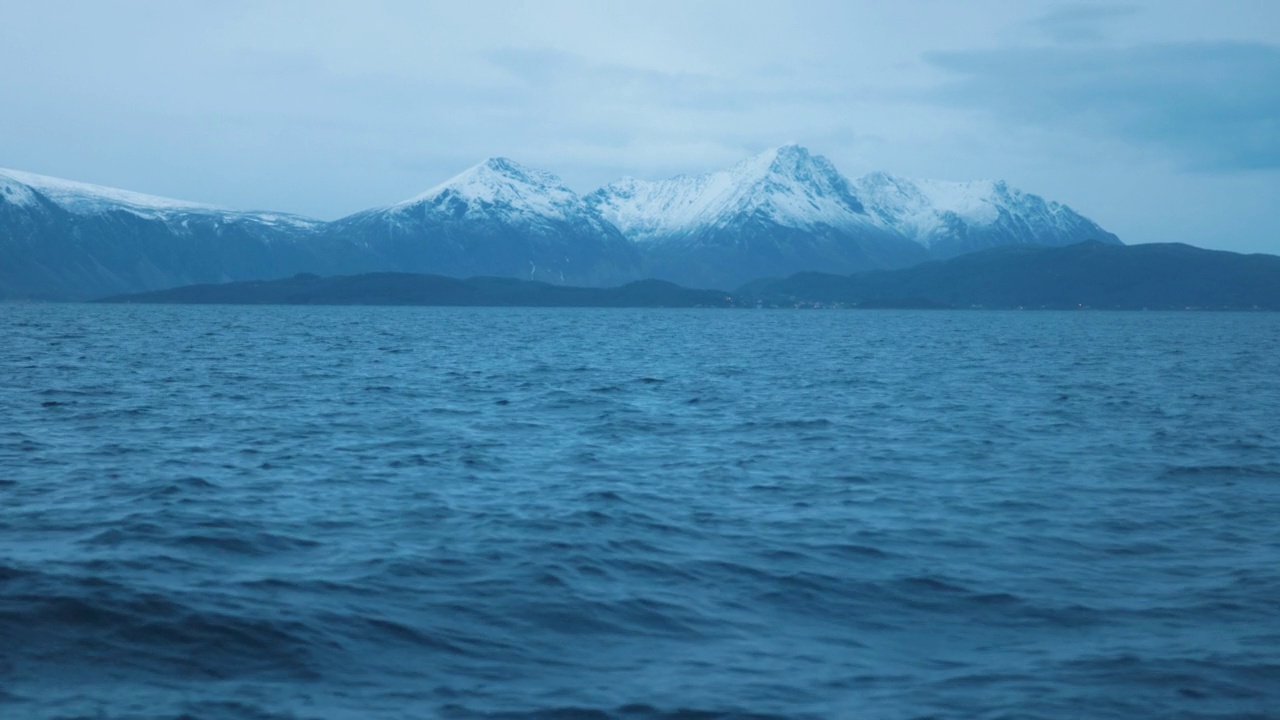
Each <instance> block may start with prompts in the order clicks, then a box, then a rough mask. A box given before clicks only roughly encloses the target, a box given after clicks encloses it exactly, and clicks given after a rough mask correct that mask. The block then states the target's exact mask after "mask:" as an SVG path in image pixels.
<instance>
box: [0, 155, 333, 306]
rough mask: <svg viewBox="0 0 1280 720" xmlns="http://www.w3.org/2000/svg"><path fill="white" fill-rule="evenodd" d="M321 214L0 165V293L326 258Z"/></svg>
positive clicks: (249, 273)
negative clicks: (220, 204)
mask: <svg viewBox="0 0 1280 720" xmlns="http://www.w3.org/2000/svg"><path fill="white" fill-rule="evenodd" d="M320 227H321V223H319V222H317V221H314V220H308V219H306V218H300V217H297V216H292V215H285V214H281V213H253V212H238V211H232V210H224V209H221V208H216V207H212V206H208V205H201V204H198V203H189V202H184V201H180V200H170V199H168V198H160V197H154V196H151V195H143V194H140V193H133V192H128V191H124V190H116V189H114V188H106V187H101V186H97V185H89V184H85V183H78V182H72V181H68V180H61V179H58V178H51V177H46V176H43V175H34V174H31V173H25V172H18V171H14V170H4V169H0V297H5V296H12V297H50V298H73V299H75V298H92V297H97V296H101V295H106V294H111V293H121V292H136V291H137V290H138V289H140V288H143V289H159V288H166V287H173V286H175V285H184V284H191V283H199V282H225V281H228V280H244V279H252V278H259V277H276V276H280V275H282V274H288V273H296V272H299V271H300V270H301V269H312V270H324V269H327V268H328V265H327V264H326V262H325V261H324V259H323V258H322V257H321V254H318V253H316V252H315V250H316V249H315V248H313V247H311V246H310V244H309V243H308V241H309V240H311V239H312V238H313V237H314V236H315V234H316V231H317V230H318V229H319V228H320Z"/></svg>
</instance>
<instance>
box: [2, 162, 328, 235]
mask: <svg viewBox="0 0 1280 720" xmlns="http://www.w3.org/2000/svg"><path fill="white" fill-rule="evenodd" d="M0 193H3V194H4V197H5V199H7V200H9V202H12V203H14V204H15V205H23V206H27V207H29V206H32V205H35V204H38V200H37V198H36V193H39V194H40V195H43V196H44V197H45V198H47V199H49V200H50V201H51V202H53V203H54V204H55V205H57V206H58V207H60V208H62V209H63V210H66V211H67V212H69V213H72V214H73V215H98V214H102V213H107V212H113V211H120V210H123V211H126V212H129V213H132V214H134V215H136V216H138V217H141V218H148V219H155V220H167V219H171V218H172V217H173V216H175V215H187V214H199V215H208V216H216V217H219V218H222V219H224V220H233V219H245V220H252V221H256V222H260V223H262V224H265V225H294V226H314V225H318V224H319V222H318V221H316V220H311V219H308V218H304V217H300V216H297V215H289V214H286V213H275V212H243V211H236V210H227V209H225V208H219V207H215V206H213V205H205V204H202V203H194V202H188V201H186V200H174V199H172V198H165V197H158V196H155V195H146V194H143V193H137V192H132V191H130V190H120V189H118V188H112V187H104V186H102V185H92V184H89V183H82V182H76V181H74V180H64V179H62V178H55V177H49V176H46V175H36V174H35V173H28V172H21V171H18V170H9V169H7V168H0Z"/></svg>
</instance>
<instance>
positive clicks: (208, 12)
mask: <svg viewBox="0 0 1280 720" xmlns="http://www.w3.org/2000/svg"><path fill="white" fill-rule="evenodd" d="M787 142H798V143H801V144H803V145H805V146H807V147H809V148H810V149H811V150H813V151H814V152H817V153H821V154H823V155H826V156H828V157H829V158H831V160H832V161H833V162H835V164H836V165H837V167H839V168H840V169H841V170H842V171H843V172H844V173H845V174H847V175H849V176H851V177H853V176H857V175H860V174H863V173H865V172H869V171H871V170H886V171H889V172H893V173H898V174H902V175H908V176H913V177H929V178H941V179H956V180H963V179H977V178H1003V179H1005V180H1008V181H1009V182H1010V183H1011V184H1013V185H1015V186H1018V187H1021V188H1022V189H1024V190H1028V191H1031V192H1035V193H1038V194H1041V195H1045V196H1046V197H1049V198H1052V199H1056V200H1060V201H1063V202H1065V203H1067V204H1069V205H1071V206H1072V207H1074V208H1076V209H1077V210H1079V211H1081V212H1083V213H1084V214H1086V215H1089V216H1090V217H1092V218H1093V219H1094V220H1096V221H1098V222H1099V223H1100V224H1102V225H1103V226H1104V227H1106V228H1108V229H1110V230H1113V231H1115V232H1116V233H1117V234H1119V235H1120V237H1121V238H1122V239H1123V240H1125V241H1127V242H1151V241H1180V242H1190V243H1193V244H1197V245H1201V246H1205V247H1214V248H1223V249H1231V250H1241V251H1262V252H1272V253H1280V232H1277V230H1276V228H1277V227H1280V2H1274V1H1273V0H1219V1H1218V2H1201V1H1194V2H1193V1H1190V0H1135V1H1134V2H1128V3H1125V4H1123V5H1121V4H1115V3H1097V4H1083V3H1064V2H1047V1H1046V2H1037V1H1034V0H968V1H966V2H952V1H951V0H916V1H911V0H905V1H902V2H894V3H889V2H879V1H867V2H851V1H850V0H840V1H836V2H824V1H820V0H814V1H812V2H791V3H788V2H780V1H777V0H774V1H771V2H751V1H744V0H735V1H733V2H728V1H722V0H704V1H702V2H691V1H681V2H653V1H650V2H644V3H640V2H631V3H626V2H602V1H599V0H591V1H583V2H567V1H554V0H542V1H540V2H524V3H517V2H481V1H477V0H471V1H470V2H465V3H462V2H451V3H426V2H414V1H410V2H381V3H379V2H363V3H359V4H357V3H335V2H316V1H311V0H308V1H297V2H283V1H281V2H236V1H220V2H180V1H174V0H166V1H164V2H129V1H114V2H110V3H90V2H59V1H57V0H54V1H46V2H41V3H31V2H26V1H25V0H23V1H17V0H13V1H11V0H0V167H10V168H14V169H19V170H26V171H30V172H37V173H43V174H47V175H55V176H60V177H68V178H72V179H77V180H84V181H88V182H96V183H101V184H105V185H112V186H117V187H123V188H127V189H132V190H139V191H143V192H150V193H155V194H160V195H167V196H172V197H177V198H182V199H189V200H198V201H203V202H211V203H216V204H221V205H226V206H229V207H234V208H243V209H274V210H285V211H291V212H297V213H301V214H305V215H311V216H314V217H319V218H322V219H333V218H336V217H339V216H341V215H345V214H348V213H351V212H354V211H356V210H360V209H364V208H367V207H372V206H377V205H385V204H388V203H391V202H395V201H397V200H400V199H403V198H405V197H409V196H412V195H415V194H417V193H418V192H420V191H422V190H424V189H426V188H427V187H430V186H432V185H435V184H437V183H439V182H440V181H442V180H444V179H446V178H448V177H449V176H451V175H453V174H455V173H457V172H459V171H461V170H463V169H465V168H466V167H468V166H470V165H472V164H474V163H476V162H479V161H480V160H483V159H484V158H486V157H488V156H493V155H505V156H508V157H511V158H514V159H515V160H517V161H519V162H522V163H524V164H527V165H532V166H535V167H540V168H544V169H547V170H550V171H552V172H555V173H557V174H559V175H560V176H561V177H563V178H564V179H565V181H566V182H567V183H568V184H569V186H570V187H572V188H574V189H576V190H578V191H580V192H587V191H590V190H592V189H594V188H595V187H597V186H598V185H600V184H603V183H606V182H608V181H610V180H612V179H615V178H617V177H620V176H622V175H633V176H637V177H642V178H660V177H666V176H669V175H673V174H676V173H696V172H702V171H706V170H711V169H718V168H721V167H724V166H727V165H730V164H732V163H733V162H736V161H737V160H739V159H741V158H742V157H745V156H746V155H749V154H752V153H754V152H758V151H760V150H763V149H765V148H768V147H771V146H775V145H779V144H783V143H787Z"/></svg>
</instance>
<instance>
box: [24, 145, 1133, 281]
mask: <svg viewBox="0 0 1280 720" xmlns="http://www.w3.org/2000/svg"><path fill="white" fill-rule="evenodd" d="M1089 239H1093V240H1099V241H1102V242H1107V243H1118V242H1119V240H1118V239H1117V238H1116V237H1115V236H1114V235H1112V234H1111V233H1108V232H1106V231H1105V230H1103V229H1102V228H1100V227H1098V225H1097V224H1095V223H1093V222H1092V221H1090V220H1088V219H1087V218H1084V217H1082V216H1080V215H1079V214H1077V213H1075V212H1074V211H1072V210H1071V209H1070V208H1068V207H1067V206H1065V205H1061V204H1058V203H1055V202H1049V201H1046V200H1044V199H1042V198H1040V197H1038V196H1036V195H1031V194H1029V193H1023V192H1020V191H1018V190H1015V189H1012V188H1009V187H1008V186H1007V185H1005V184H1004V183H1002V182H970V183H948V182H939V181H929V180H906V179H903V178H898V177H894V176H891V175H888V174H885V173H872V174H870V175H866V176H863V177H861V178H859V179H858V180H857V181H850V180H848V179H847V178H846V177H845V176H843V175H841V174H840V172H839V171H837V170H836V168H835V167H834V166H833V165H832V164H831V163H830V162H829V161H828V160H826V159H825V158H823V157H821V156H818V155H813V154H811V153H809V152H808V151H807V150H805V149H804V148H802V147H799V146H797V145H787V146H783V147H780V148H777V149H774V150H769V151H767V152H764V153H760V154H758V155H756V156H754V157H751V158H748V159H747V160H745V161H743V162H741V163H739V164H737V165H735V166H734V167H732V168H730V169H728V170H723V171H720V172H712V173H708V174H705V175H698V176H682V177H677V178H673V179H670V180H661V181H656V182H646V181H642V180H634V179H625V180H621V181H618V182H616V183H613V184H611V185H608V186H606V187H604V188H601V189H599V190H597V191H595V192H593V193H591V194H590V195H587V196H585V197H582V196H579V195H577V194H576V193H574V192H573V191H572V190H570V189H569V188H568V187H566V186H565V185H564V183H562V182H561V181H560V179H559V178H557V177H556V176H555V175H552V174H550V173H547V172H544V171H541V170H534V169H530V168H526V167H523V166H521V165H519V164H517V163H515V162H512V161H511V160H507V159H503V158H495V159H491V160H487V161H485V162H483V163H480V164H479V165H476V166H475V167H472V168H470V169H468V170H466V171H464V172H462V173H461V174H459V175H457V176H456V177H454V178H451V179H449V180H447V181H446V182H444V183H442V184H440V185H437V186H435V187H433V188H431V189H430V190H428V191H426V192H425V193H422V194H420V195H418V196H415V197H413V198H410V199H408V200H405V201H403V202H400V203H396V204H394V205H389V206H386V207H382V208H376V209H372V210H367V211H364V212H360V213H356V214H354V215H351V216H348V217H346V218H343V219H341V220H337V221H335V222H331V223H324V222H320V221H316V220H310V219H307V218H302V217H298V216H294V215H288V214H283V213H272V212H242V211H236V210H227V209H223V208H217V207H212V206H208V205H203V204H199V203H191V202H185V201H180V200H171V199H168V198H160V197H155V196H150V195H143V194H140V193H134V192H128V191H124V190H116V189H113V188H105V187H100V186H96V185H88V184H85V183H78V182H72V181H67V180H60V179H56V178H50V177H45V176H41V175H33V174H30V173H24V172H18V171H11V170H0V299H4V298H41V297H44V298H56V299H88V298H94V297H100V296H103V295H108V294H114V293H126V292H141V291H147V290H155V289H163V288H168V287H173V286H177V285H184V284H191V283H207V282H224V281H229V280H253V279H271V278H279V277H286V276H289V275H294V274H297V273H299V272H313V273H317V274H338V273H355V272H373V271H393V272H422V273H438V274H442V275H452V276H456V277H470V276H477V275H488V276H499V277H515V278H523V279H535V280H542V281H546V282H552V283H564V284H575V285H617V284H621V283H624V282H627V281H630V280H635V279H639V278H642V277H655V278H661V279H666V280H673V281H675V282H678V283H681V284H684V285H688V286H691V287H703V288H722V289H730V290H732V289H734V288H736V287H738V286H740V285H742V284H743V283H746V282H748V281H751V280H754V279H757V278H762V277H777V276H784V275H788V274H791V273H794V272H798V271H804V270H820V271H825V272H831V273H853V272H858V271H862V270H872V269H879V268H895V267H904V266H907V265H911V264H914V263H917V262H920V261H923V260H927V259H930V258H939V257H949V256H952V255H957V254H960V253H965V252H969V251H972V250H979V249H983V248H987V247H993V246H1000V245H1009V244H1019V243H1034V244H1041V245H1065V244H1070V243H1074V242H1079V241H1082V240H1089Z"/></svg>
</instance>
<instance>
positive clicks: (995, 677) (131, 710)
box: [0, 306, 1280, 720]
mask: <svg viewBox="0 0 1280 720" xmlns="http://www.w3.org/2000/svg"><path fill="white" fill-rule="evenodd" d="M0 717H3V718H6V719H12V720H24V719H26V718H55V717H56V718H79V717H85V718H113V719H114V718H147V719H150V718H178V717H182V718H200V719H202V720H204V719H213V720H217V719H222V718H323V719H329V718H334V719H352V720H355V719H360V720H364V719H372V720H381V719H384V718H385V719H392V718H405V719H409V718H414V719H417V718H437V717H439V718H464V719H465V718H504V719H532V718H542V719H550V718H575V719H577V720H596V719H600V720H605V719H618V720H651V719H654V718H662V719H674V718H685V719H688V720H711V719H714V718H726V719H727V718H835V719H841V718H916V717H936V718H996V717H1018V718H1034V717H1043V718H1136V717H1178V718H1199V717H1203V718H1210V717H1214V718H1219V717H1256V718H1263V717H1280V315H1276V314H1196V313H1186V314H1159V313H1133V314H1122V313H1090V312H1082V313H995V312H891V311H884V312H874V311H872V312H866V311H864V312H856V311H847V312H836V311H832V312H799V311H748V310H738V311H732V310H728V311H715V310H701V311H678V310H670V311H662V310H582V309H574V310H535V309H485V308H479V309H442V308H275V307H256V308H240V307H155V306H135V307H129V306H101V307H100V306H7V307H0Z"/></svg>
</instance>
